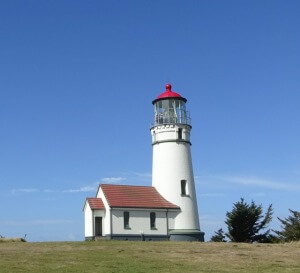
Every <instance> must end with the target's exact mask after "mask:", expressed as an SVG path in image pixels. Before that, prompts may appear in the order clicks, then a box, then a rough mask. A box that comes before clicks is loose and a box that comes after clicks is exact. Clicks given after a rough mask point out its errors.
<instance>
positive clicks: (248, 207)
mask: <svg viewBox="0 0 300 273" xmlns="http://www.w3.org/2000/svg"><path fill="white" fill-rule="evenodd" d="M272 214H273V209H272V204H271V205H270V206H269V207H268V209H267V212H266V214H265V215H264V216H263V209H262V205H259V206H258V205H256V204H255V203H254V202H253V201H252V202H251V204H247V203H246V202H245V201H244V199H243V198H241V200H240V201H238V202H236V203H234V204H233V209H232V211H230V212H227V213H226V221H225V223H226V224H227V228H228V233H226V236H227V237H228V238H229V239H230V240H231V241H232V242H245V243H253V242H267V241H268V237H269V232H270V230H269V229H268V230H266V231H265V232H264V233H262V234H260V233H259V232H260V231H261V230H264V229H266V227H267V225H268V224H269V223H270V222H271V220H272Z"/></svg>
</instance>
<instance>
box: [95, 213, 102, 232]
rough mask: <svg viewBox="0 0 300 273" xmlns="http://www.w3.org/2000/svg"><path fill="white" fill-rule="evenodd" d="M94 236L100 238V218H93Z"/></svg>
mask: <svg viewBox="0 0 300 273" xmlns="http://www.w3.org/2000/svg"><path fill="white" fill-rule="evenodd" d="M95 236H102V217H95Z"/></svg>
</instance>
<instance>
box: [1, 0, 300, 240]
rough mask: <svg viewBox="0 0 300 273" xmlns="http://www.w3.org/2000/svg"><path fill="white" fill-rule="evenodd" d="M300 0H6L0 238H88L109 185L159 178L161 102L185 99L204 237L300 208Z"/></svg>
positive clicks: (3, 8)
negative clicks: (252, 208)
mask: <svg viewBox="0 0 300 273" xmlns="http://www.w3.org/2000/svg"><path fill="white" fill-rule="evenodd" d="M299 14H300V2H299V1H274V0H270V1H200V0H197V1H176V0H172V1H171V0H169V1H140V0H136V1H74V0H72V1H8V0H7V1H1V3H0V125H1V130H0V140H1V141H0V185H1V188H0V234H1V235H2V236H6V237H9V236H24V234H25V233H26V234H27V236H28V240H30V241H45V240H82V239H83V238H84V229H83V213H82V207H83V203H84V200H85V198H86V197H87V196H94V195H95V189H96V185H97V184H98V183H100V182H106V183H124V184H135V185H151V164H152V162H151V161H152V146H151V138H150V131H149V128H150V123H151V121H152V119H153V109H152V104H151V101H152V100H153V99H154V98H155V97H156V96H157V95H158V94H159V93H161V92H163V91H164V86H165V84H166V83H167V82H170V83H172V85H173V90H174V91H176V92H179V93H181V94H182V95H183V96H185V97H186V98H187V99H188V103H187V107H188V109H189V110H190V112H191V116H192V125H193V129H192V143H193V145H192V157H193V164H194V173H195V176H196V187H197V195H198V206H199V213H200V219H201V223H200V224H201V228H202V230H203V231H204V232H206V239H207V240H208V239H209V238H210V237H211V235H212V234H213V233H214V231H215V230H217V229H218V228H220V227H223V228H224V227H225V225H224V220H225V213H226V211H228V210H231V208H232V204H233V202H236V201H238V200H239V199H240V197H244V198H245V200H246V201H247V202H250V201H251V200H254V201H255V202H256V203H257V204H262V205H263V207H264V208H266V207H267V206H268V205H269V204H271V203H272V204H273V206H274V219H273V222H272V227H275V228H276V227H278V226H279V223H278V220H277V219H276V217H277V216H280V217H285V216H287V215H288V208H291V209H295V210H299V209H300V201H299V200H300V198H299V195H300V31H299V29H300V16H299Z"/></svg>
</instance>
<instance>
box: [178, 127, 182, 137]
mask: <svg viewBox="0 0 300 273" xmlns="http://www.w3.org/2000/svg"><path fill="white" fill-rule="evenodd" d="M178 139H182V128H179V129H178Z"/></svg>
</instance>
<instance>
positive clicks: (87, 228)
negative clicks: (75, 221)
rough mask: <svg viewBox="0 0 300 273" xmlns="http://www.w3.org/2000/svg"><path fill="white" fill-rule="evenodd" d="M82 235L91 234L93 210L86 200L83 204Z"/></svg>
mask: <svg viewBox="0 0 300 273" xmlns="http://www.w3.org/2000/svg"><path fill="white" fill-rule="evenodd" d="M84 236H85V237H92V236H94V235H93V212H92V210H91V207H90V205H89V203H88V202H86V203H85V206H84Z"/></svg>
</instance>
